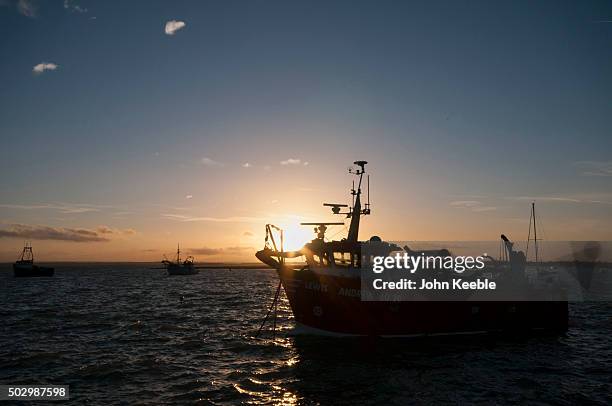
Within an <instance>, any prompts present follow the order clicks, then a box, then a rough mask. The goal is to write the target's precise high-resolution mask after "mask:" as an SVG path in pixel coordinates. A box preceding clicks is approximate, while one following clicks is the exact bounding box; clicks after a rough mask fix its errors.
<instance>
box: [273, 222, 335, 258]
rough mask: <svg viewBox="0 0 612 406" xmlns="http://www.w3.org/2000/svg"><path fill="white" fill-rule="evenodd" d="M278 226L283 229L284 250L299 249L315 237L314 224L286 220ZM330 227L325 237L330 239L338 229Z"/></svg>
mask: <svg viewBox="0 0 612 406" xmlns="http://www.w3.org/2000/svg"><path fill="white" fill-rule="evenodd" d="M280 227H281V228H282V229H283V237H284V238H283V239H284V241H283V248H284V250H285V251H296V250H299V249H300V248H302V247H303V246H304V244H306V243H308V242H310V241H312V239H313V238H316V232H315V231H314V228H315V226H302V225H300V223H299V222H287V223H284V224H282V225H280ZM332 227H333V226H331V227H330V229H329V230H328V233H327V235H326V239H331V238H332V237H334V236H335V235H336V234H337V232H338V230H336V229H335V228H332ZM277 243H278V240H277ZM279 248H280V247H279Z"/></svg>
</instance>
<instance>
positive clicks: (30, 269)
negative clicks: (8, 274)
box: [13, 243, 54, 278]
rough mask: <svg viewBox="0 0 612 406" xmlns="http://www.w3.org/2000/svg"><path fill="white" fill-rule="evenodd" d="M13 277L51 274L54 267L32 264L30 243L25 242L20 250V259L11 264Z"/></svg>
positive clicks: (32, 256) (32, 254)
mask: <svg viewBox="0 0 612 406" xmlns="http://www.w3.org/2000/svg"><path fill="white" fill-rule="evenodd" d="M13 272H14V274H15V277H18V278H21V277H35V276H53V273H54V269H53V268H50V267H46V266H38V265H34V253H33V252H32V244H30V243H26V244H25V246H24V247H23V251H21V259H19V260H18V261H17V262H15V263H14V264H13Z"/></svg>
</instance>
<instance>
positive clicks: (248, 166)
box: [242, 162, 253, 168]
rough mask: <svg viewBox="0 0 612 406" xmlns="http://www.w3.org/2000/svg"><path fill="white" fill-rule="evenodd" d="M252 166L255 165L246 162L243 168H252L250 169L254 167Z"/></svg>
mask: <svg viewBox="0 0 612 406" xmlns="http://www.w3.org/2000/svg"><path fill="white" fill-rule="evenodd" d="M252 166H253V165H251V164H250V163H248V162H245V163H243V164H242V167H243V168H250V167H252Z"/></svg>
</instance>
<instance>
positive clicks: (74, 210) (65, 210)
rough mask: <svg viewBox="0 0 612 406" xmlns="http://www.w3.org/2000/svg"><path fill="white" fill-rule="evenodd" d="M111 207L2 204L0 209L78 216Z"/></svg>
mask: <svg viewBox="0 0 612 406" xmlns="http://www.w3.org/2000/svg"><path fill="white" fill-rule="evenodd" d="M110 207H111V206H101V205H93V204H71V203H41V204H0V208H4V209H14V210H55V211H58V212H60V213H62V214H78V213H89V212H98V211H100V210H101V209H103V208H110Z"/></svg>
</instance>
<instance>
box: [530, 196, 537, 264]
mask: <svg viewBox="0 0 612 406" xmlns="http://www.w3.org/2000/svg"><path fill="white" fill-rule="evenodd" d="M531 216H532V217H533V242H534V244H535V260H536V262H538V228H537V222H536V215H535V202H532V203H531Z"/></svg>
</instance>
